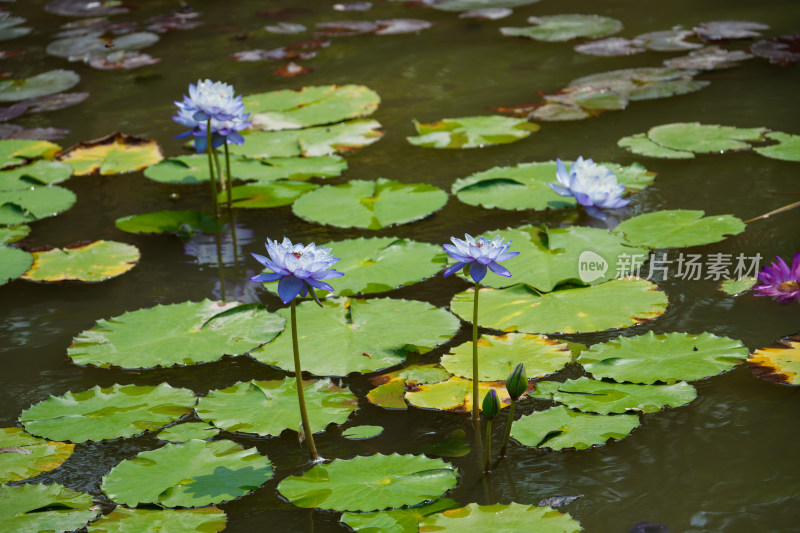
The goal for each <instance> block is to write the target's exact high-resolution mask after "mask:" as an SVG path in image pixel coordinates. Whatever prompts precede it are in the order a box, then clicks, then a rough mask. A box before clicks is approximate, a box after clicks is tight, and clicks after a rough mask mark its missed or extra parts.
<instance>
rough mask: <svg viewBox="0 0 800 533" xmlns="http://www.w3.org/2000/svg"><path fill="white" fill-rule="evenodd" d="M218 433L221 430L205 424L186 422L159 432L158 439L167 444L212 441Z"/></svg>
mask: <svg viewBox="0 0 800 533" xmlns="http://www.w3.org/2000/svg"><path fill="white" fill-rule="evenodd" d="M218 433H219V429H217V428H215V427H214V426H212V425H210V424H206V423H205V422H184V423H183V424H176V425H174V426H170V427H168V428H166V429H164V430H162V431H159V433H158V438H159V439H161V440H165V441H167V442H186V441H187V440H191V439H199V440H206V439H210V438H211V437H215V436H216V435H217V434H218Z"/></svg>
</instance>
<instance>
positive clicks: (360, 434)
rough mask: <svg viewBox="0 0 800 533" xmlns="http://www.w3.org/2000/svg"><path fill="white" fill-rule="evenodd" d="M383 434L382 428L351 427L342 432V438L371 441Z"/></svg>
mask: <svg viewBox="0 0 800 533" xmlns="http://www.w3.org/2000/svg"><path fill="white" fill-rule="evenodd" d="M381 433H383V426H353V427H349V428H347V429H345V430H344V431H343V432H342V437H344V438H346V439H350V440H362V439H371V438H372V437H377V436H378V435H380V434H381Z"/></svg>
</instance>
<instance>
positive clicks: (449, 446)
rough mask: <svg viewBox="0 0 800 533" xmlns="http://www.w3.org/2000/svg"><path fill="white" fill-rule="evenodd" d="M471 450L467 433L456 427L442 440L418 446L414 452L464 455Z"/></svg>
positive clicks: (450, 455) (453, 455)
mask: <svg viewBox="0 0 800 533" xmlns="http://www.w3.org/2000/svg"><path fill="white" fill-rule="evenodd" d="M471 450H472V448H471V447H470V445H469V442H467V434H466V433H465V432H464V430H463V429H456V430H454V431H451V432H450V434H449V435H447V436H446V437H445V438H443V439H441V440H437V441H434V442H430V443H427V444H423V445H422V446H417V447H416V448H415V449H414V452H415V453H424V454H425V455H429V456H430V455H433V456H435V457H464V456H465V455H467V454H468V453H469V452H470V451H471Z"/></svg>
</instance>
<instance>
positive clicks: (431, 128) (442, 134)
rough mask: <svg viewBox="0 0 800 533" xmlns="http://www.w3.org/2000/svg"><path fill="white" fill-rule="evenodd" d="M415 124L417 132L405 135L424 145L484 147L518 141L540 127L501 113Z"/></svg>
mask: <svg viewBox="0 0 800 533" xmlns="http://www.w3.org/2000/svg"><path fill="white" fill-rule="evenodd" d="M414 128H415V129H416V130H417V133H418V134H419V135H417V136H414V137H406V139H407V140H408V142H410V143H411V144H413V145H415V146H424V147H426V148H483V147H485V146H491V145H495V144H508V143H512V142H515V141H519V140H520V139H524V138H525V137H527V136H529V135H530V134H531V133H533V132H535V131H539V125H538V124H534V123H532V122H528V121H527V120H525V119H519V118H513V117H504V116H501V115H485V116H476V117H460V118H445V119H442V120H439V121H437V122H431V123H428V124H423V123H421V122H417V121H416V120H414Z"/></svg>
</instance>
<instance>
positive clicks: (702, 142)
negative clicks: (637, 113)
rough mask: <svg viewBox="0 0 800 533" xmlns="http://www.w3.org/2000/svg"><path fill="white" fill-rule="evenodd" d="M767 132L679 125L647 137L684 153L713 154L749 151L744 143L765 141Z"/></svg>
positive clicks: (658, 128) (664, 126)
mask: <svg viewBox="0 0 800 533" xmlns="http://www.w3.org/2000/svg"><path fill="white" fill-rule="evenodd" d="M766 132H767V129H766V128H736V127H732V126H718V125H716V124H700V123H699V122H676V123H674V124H662V125H661V126H655V127H652V128H650V130H649V131H648V132H647V136H648V137H649V138H650V140H651V141H653V142H655V143H656V144H659V145H661V146H664V147H666V148H670V149H672V150H680V151H684V152H695V153H699V154H710V153H712V152H725V151H729V150H749V149H750V145H749V144H747V143H746V142H743V141H760V140H763V139H764V134H765V133H766Z"/></svg>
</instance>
